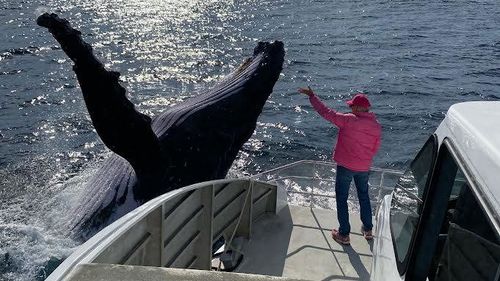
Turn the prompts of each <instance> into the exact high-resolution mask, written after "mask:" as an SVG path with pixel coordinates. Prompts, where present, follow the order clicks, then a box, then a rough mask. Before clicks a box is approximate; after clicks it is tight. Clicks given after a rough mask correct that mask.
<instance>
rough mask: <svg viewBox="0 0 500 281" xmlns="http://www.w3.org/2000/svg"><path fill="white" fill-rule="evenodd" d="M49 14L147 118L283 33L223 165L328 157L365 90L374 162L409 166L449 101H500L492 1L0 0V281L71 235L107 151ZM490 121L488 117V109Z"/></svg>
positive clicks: (56, 253) (53, 256)
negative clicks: (279, 61) (73, 31)
mask: <svg viewBox="0 0 500 281" xmlns="http://www.w3.org/2000/svg"><path fill="white" fill-rule="evenodd" d="M43 12H55V13H57V14H59V15H60V16H61V17H64V18H67V19H68V20H69V21H70V22H71V23H72V25H73V26H74V27H76V28H78V29H79V30H81V31H82V35H83V38H84V39H85V40H86V41H88V42H89V43H91V44H92V45H93V47H94V51H95V53H96V55H97V56H98V57H99V58H100V59H101V60H102V61H103V62H105V65H106V67H107V68H108V69H113V70H117V71H120V72H121V74H122V76H121V79H122V81H123V82H122V84H123V85H124V86H125V87H126V88H127V90H128V94H129V96H130V99H131V100H132V101H133V102H134V104H135V105H136V106H137V108H138V109H139V110H140V111H141V112H143V113H147V114H149V115H151V116H153V115H156V114H158V113H160V112H162V111H164V110H167V109H168V108H169V107H171V106H173V105H175V104H178V103H180V102H182V101H183V100H186V99H188V98H189V97H192V96H196V95H197V94H199V93H200V92H202V91H203V89H206V88H208V87H211V86H213V85H214V84H215V83H216V82H217V81H218V80H220V79H221V78H222V77H224V75H226V74H227V73H229V72H230V71H231V70H232V69H234V68H235V67H236V66H238V65H239V64H240V63H241V62H242V61H243V60H244V58H245V57H247V56H250V55H251V53H252V50H253V47H254V46H255V45H256V43H257V42H258V41H261V40H263V41H270V40H282V41H284V43H285V47H286V51H287V53H286V60H285V65H284V69H283V72H282V75H281V77H280V79H279V81H278V83H277V84H276V86H275V88H274V93H273V94H272V95H271V97H270V98H269V100H268V103H267V104H266V106H265V108H264V110H263V112H262V115H261V116H260V119H259V122H258V126H257V129H256V132H255V134H254V135H253V136H252V138H251V139H250V140H249V141H248V143H247V144H245V145H244V147H243V149H242V150H241V153H240V154H239V156H238V158H237V160H236V161H235V163H234V166H233V168H232V169H231V172H230V173H231V175H232V176H238V175H249V174H255V173H257V172H260V171H264V170H267V169H270V168H273V167H276V166H279V165H282V164H286V163H289V162H293V161H297V160H301V159H313V160H327V159H329V158H330V155H331V150H332V145H333V142H334V138H335V136H336V132H337V131H336V129H335V128H333V127H332V126H331V125H329V123H327V122H326V121H324V120H321V119H320V118H319V116H318V115H317V114H316V113H315V112H314V111H313V110H312V108H311V106H310V105H309V103H308V100H307V99H306V98H305V97H304V96H301V95H299V94H297V92H296V90H297V88H298V87H302V86H307V85H309V86H311V87H312V88H313V89H314V90H315V92H316V93H317V94H318V95H319V96H320V97H321V98H322V99H323V100H324V101H325V102H326V103H327V104H328V105H329V106H331V107H334V108H336V109H338V110H341V111H347V110H348V108H347V107H346V106H345V103H344V101H345V100H346V99H348V98H349V97H351V96H352V95H353V94H354V93H356V92H357V91H363V92H365V93H367V94H368V95H369V97H370V99H371V101H372V104H373V111H374V112H375V113H376V114H377V115H378V117H379V121H380V122H381V124H382V126H383V142H382V147H381V149H380V152H379V153H378V155H377V156H376V158H375V160H374V165H375V166H378V167H387V168H396V169H404V168H405V167H406V165H408V163H409V161H411V159H412V157H413V156H414V155H415V153H416V152H417V151H418V149H419V147H420V146H421V145H423V143H424V142H425V140H426V139H427V137H428V136H429V134H431V133H432V132H433V131H434V129H435V128H436V127H437V125H438V124H439V122H440V121H441V120H442V118H443V117H444V115H445V112H446V110H447V108H448V107H449V106H450V105H452V104H454V103H457V102H463V101H472V100H499V99H500V81H499V76H500V66H499V62H500V31H499V29H498V26H499V24H500V2H497V1H495V0H477V1H465V0H458V1H445V0H439V1H438V0H429V1H402V0H401V1H380V0H378V1H377V0H376V1H356V0H324V1H305V0H269V1H257V0H255V1H252V0H242V1H229V0H228V1H222V0H221V1H214V0H204V1H198V0H106V1H104V0H91V1H83V0H64V1H63V0H44V1H41V0H30V1H29V0H23V1H15V0H0V280H34V279H38V280H43V279H44V277H45V275H46V274H47V271H50V270H51V266H52V267H53V264H55V263H57V262H56V261H57V259H61V258H64V257H65V256H67V255H68V254H70V253H71V252H72V250H73V249H74V247H76V246H77V243H76V242H75V241H72V240H71V239H70V238H68V237H66V236H65V235H64V233H62V232H61V231H58V230H60V225H61V224H64V221H65V217H64V214H65V212H64V211H65V210H66V209H67V208H71V206H72V205H73V204H74V202H75V201H77V200H78V195H79V192H80V191H81V190H82V189H83V188H85V181H86V179H88V177H90V176H91V175H92V174H93V172H94V171H95V169H96V168H98V167H99V164H100V163H101V161H102V160H103V159H105V158H106V157H107V156H108V155H109V151H108V150H107V149H106V148H105V147H104V145H103V144H102V142H101V141H100V140H99V138H98V136H97V134H96V132H95V130H94V129H93V127H92V124H91V122H90V118H89V116H88V114H87V111H86V108H85V106H84V103H83V99H82V96H81V92H80V89H79V86H78V83H77V81H76V79H75V75H74V73H73V72H72V68H71V66H72V64H71V61H70V60H69V59H68V58H67V57H66V56H65V55H64V54H63V52H62V50H60V48H59V47H58V45H57V43H56V41H55V40H54V39H53V38H52V36H51V35H50V34H49V33H48V32H47V31H46V30H45V29H42V28H40V27H38V26H37V25H36V23H35V20H36V17H37V16H38V15H40V14H41V13H43ZM487 121H488V122H491V120H487Z"/></svg>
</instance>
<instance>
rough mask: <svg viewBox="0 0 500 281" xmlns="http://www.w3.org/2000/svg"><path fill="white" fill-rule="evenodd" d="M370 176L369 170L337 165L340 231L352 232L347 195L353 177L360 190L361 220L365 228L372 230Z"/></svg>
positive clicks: (336, 186) (336, 189) (336, 182)
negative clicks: (359, 170)
mask: <svg viewBox="0 0 500 281" xmlns="http://www.w3.org/2000/svg"><path fill="white" fill-rule="evenodd" d="M368 177H369V172H356V171H352V170H349V169H347V168H345V167H342V166H338V165H337V178H336V181H335V196H336V198H337V219H338V220H339V233H340V234H341V235H348V234H349V233H350V232H351V225H350V224H349V210H348V208H347V197H348V196H349V187H350V185H351V181H352V178H354V183H355V184H356V190H357V192H358V199H359V207H360V209H361V210H360V213H361V214H360V216H361V222H362V223H363V229H364V230H371V229H372V228H373V224H372V207H371V204H370V196H369V194H368Z"/></svg>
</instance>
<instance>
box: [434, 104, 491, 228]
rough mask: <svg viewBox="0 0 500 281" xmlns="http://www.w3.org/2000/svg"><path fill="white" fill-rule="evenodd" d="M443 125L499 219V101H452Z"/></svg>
mask: <svg viewBox="0 0 500 281" xmlns="http://www.w3.org/2000/svg"><path fill="white" fill-rule="evenodd" d="M443 126H444V127H447V131H448V132H446V133H445V134H448V135H451V138H452V140H453V143H454V144H455V146H456V147H457V149H459V150H460V154H461V156H462V157H463V158H464V159H463V161H464V162H465V163H466V165H467V167H468V168H469V169H470V172H471V173H472V175H473V177H474V179H473V180H474V181H475V182H476V183H477V186H478V188H479V189H480V193H482V197H483V198H481V199H482V200H484V201H485V202H486V203H487V204H488V205H489V207H490V208H492V210H491V211H492V212H493V214H491V215H492V216H494V219H495V220H496V221H497V222H499V221H500V220H499V215H500V101H484V102H465V103H458V104H454V105H453V106H451V107H450V109H449V110H448V113H447V116H446V118H445V120H444V122H443V124H441V126H440V127H443ZM440 129H443V128H440ZM439 131H440V130H439V129H438V135H439Z"/></svg>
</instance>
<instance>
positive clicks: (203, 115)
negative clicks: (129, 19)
mask: <svg viewBox="0 0 500 281" xmlns="http://www.w3.org/2000/svg"><path fill="white" fill-rule="evenodd" d="M37 24H38V25H40V26H42V27H45V28H47V29H48V31H49V32H50V33H51V34H52V35H53V36H54V38H55V39H56V40H57V41H58V43H59V44H60V45H61V48H62V50H63V51H64V52H65V53H66V55H67V56H68V57H69V58H70V59H71V60H72V61H73V63H74V65H73V70H74V72H75V73H76V77H77V79H78V82H79V84H80V88H81V91H82V94H83V98H84V101H85V105H86V107H87V109H88V112H89V115H90V118H91V120H92V124H93V126H94V127H95V129H96V131H97V133H98V135H99V137H100V138H101V140H102V141H103V143H104V144H105V145H106V146H107V147H108V148H109V149H110V150H111V151H113V152H114V153H113V154H112V155H111V156H110V157H109V158H107V159H106V160H105V161H104V163H103V165H102V166H101V167H100V169H99V170H98V171H97V172H96V174H95V175H94V176H93V178H92V179H90V180H89V181H88V183H87V184H86V189H85V191H84V195H83V196H82V199H81V202H80V204H79V206H75V210H74V211H73V215H72V216H73V217H74V218H73V220H72V221H71V223H70V225H69V227H70V229H71V232H72V234H73V235H74V236H75V237H77V238H80V239H82V240H86V239H88V238H90V237H91V236H92V235H93V234H95V233H96V232H97V231H99V230H100V229H102V228H104V227H105V226H107V225H109V224H110V223H112V222H113V221H115V220H117V219H118V218H120V217H121V216H123V215H125V214H126V213H128V212H129V211H131V210H133V209H134V208H136V207H138V206H140V205H141V204H143V203H144V202H146V201H148V200H150V199H152V198H154V197H157V196H158V195H161V194H164V193H166V192H169V191H171V190H174V189H176V188H179V187H182V186H186V185H190V184H193V183H196V182H201V181H207V180H213V179H220V178H224V177H225V176H226V174H227V172H228V170H229V168H230V167H231V164H232V163H233V161H234V159H235V158H236V156H237V153H238V151H239V150H240V148H241V147H242V146H243V144H244V143H245V142H246V141H247V140H248V139H249V138H250V137H251V135H252V134H253V131H254V130H255V127H256V122H257V118H258V116H259V115H260V113H261V112H262V108H263V106H264V104H265V102H266V100H267V98H268V97H269V95H270V94H271V92H272V91H273V87H274V84H275V83H276V81H277V80H278V78H279V74H280V72H281V70H282V67H283V61H284V55H285V51H284V46H283V43H282V42H280V41H275V42H272V43H271V42H259V43H258V45H257V46H256V47H255V49H254V52H253V55H252V56H251V57H250V58H248V59H247V60H245V61H244V63H243V64H242V65H241V66H239V67H238V68H236V70H234V71H233V72H232V73H230V74H229V75H227V76H226V77H225V78H224V79H222V81H220V82H219V83H218V84H217V85H216V86H214V87H213V88H212V89H210V90H208V91H206V92H205V93H202V94H200V95H198V96H196V97H194V98H191V99H189V100H187V101H185V102H183V103H180V104H178V105H176V106H174V107H172V108H169V109H168V110H166V111H165V112H164V113H162V114H160V115H158V116H156V117H154V118H150V117H149V116H147V115H145V114H142V113H140V112H138V111H137V110H136V109H135V107H134V105H133V104H132V103H131V102H130V101H129V100H128V99H127V97H126V90H125V89H124V88H123V87H122V86H121V85H120V83H119V76H120V74H119V73H118V72H114V71H108V70H106V69H105V68H104V65H103V64H102V63H101V62H100V61H99V60H98V59H97V58H96V57H95V56H94V54H93V51H92V47H91V45H90V44H88V43H86V42H84V41H83V39H82V38H81V33H80V32H79V31H78V30H76V29H74V28H72V27H71V25H70V23H69V22H68V21H67V20H66V19H63V18H59V17H58V15H56V14H48V13H45V14H43V15H41V16H39V17H38V19H37Z"/></svg>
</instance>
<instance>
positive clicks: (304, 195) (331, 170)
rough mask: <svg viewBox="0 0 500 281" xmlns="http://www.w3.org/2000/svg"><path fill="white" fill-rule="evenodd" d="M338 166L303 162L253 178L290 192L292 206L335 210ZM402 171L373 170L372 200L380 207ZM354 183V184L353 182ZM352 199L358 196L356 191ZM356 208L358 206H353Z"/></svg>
mask: <svg viewBox="0 0 500 281" xmlns="http://www.w3.org/2000/svg"><path fill="white" fill-rule="evenodd" d="M336 170H337V164H336V163H335V162H331V161H328V162H327V161H315V160H300V161H297V162H293V163H290V164H287V165H283V166H281V167H277V168H274V169H271V170H268V171H265V172H262V173H259V174H256V175H254V176H252V177H251V178H252V179H255V180H259V181H264V182H269V183H274V184H276V185H277V186H279V187H281V188H283V189H284V190H286V192H287V197H288V201H289V202H290V203H291V204H297V205H302V206H309V207H311V208H324V209H333V207H334V206H335V204H334V200H335V178H336ZM401 175H403V171H399V170H393V169H383V168H378V167H372V168H371V169H370V180H369V186H370V198H371V201H372V206H373V207H374V208H376V207H377V205H378V204H379V202H380V200H381V199H382V197H383V196H385V195H386V194H388V193H390V192H391V191H392V190H393V189H394V186H395V184H396V182H397V180H398V179H399V177H401ZM352 184H354V183H352ZM350 191H351V192H350V196H349V198H350V199H351V200H352V199H353V198H354V197H355V188H351V189H350ZM350 208H351V209H353V208H354V209H355V208H356V207H355V205H352V204H351V205H350Z"/></svg>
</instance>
